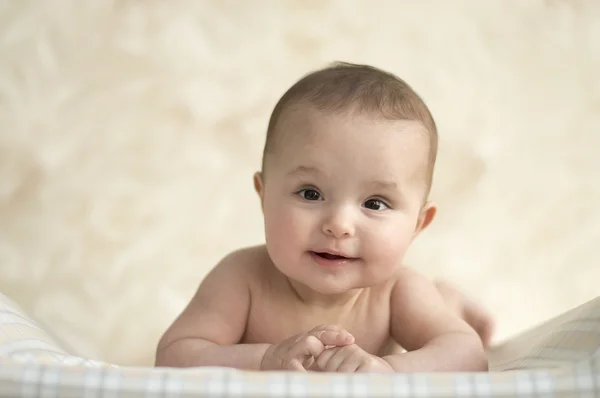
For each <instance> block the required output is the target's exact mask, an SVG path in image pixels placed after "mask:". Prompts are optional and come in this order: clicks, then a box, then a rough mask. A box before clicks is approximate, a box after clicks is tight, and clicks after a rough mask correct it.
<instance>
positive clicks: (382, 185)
mask: <svg viewBox="0 0 600 398" xmlns="http://www.w3.org/2000/svg"><path fill="white" fill-rule="evenodd" d="M371 185H372V186H373V188H377V189H383V190H390V191H391V190H395V189H397V188H398V184H396V183H395V182H393V181H385V180H375V181H373V182H372V183H371Z"/></svg>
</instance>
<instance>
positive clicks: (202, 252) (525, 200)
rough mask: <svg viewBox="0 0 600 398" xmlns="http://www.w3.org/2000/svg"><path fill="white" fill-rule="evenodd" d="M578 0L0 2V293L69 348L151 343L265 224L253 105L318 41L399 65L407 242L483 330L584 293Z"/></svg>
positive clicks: (589, 223) (589, 210)
mask: <svg viewBox="0 0 600 398" xmlns="http://www.w3.org/2000/svg"><path fill="white" fill-rule="evenodd" d="M599 18H600V2H596V1H593V0H589V1H584V0H581V1H560V0H554V1H551V0H546V1H541V0H538V1H536V0H531V1H516V0H515V1H512V0H509V1H506V0H493V1H492V0H489V1H486V2H481V1H476V0H471V1H467V0H455V1H453V2H445V1H441V0H440V1H420V2H416V1H371V0H364V1H359V0H357V1H341V0H340V1H333V0H332V1H317V0H314V1H313V0H304V1H291V0H290V1H276V0H272V1H269V0H255V1H252V2H246V1H232V0H229V1H222V0H219V1H216V0H215V1H196V0H188V1H185V0H178V1H169V2H167V1H158V0H148V1H142V0H139V1H135V0H114V1H108V0H106V1H104V0H102V1H101V0H98V1H89V2H84V1H67V0H65V1H60V0H55V1H1V2H0V292H3V293H4V294H6V295H8V296H9V297H11V298H13V299H14V300H16V301H17V302H18V303H19V304H20V305H21V306H22V307H23V308H24V309H25V310H26V311H28V312H29V313H30V314H31V315H33V316H34V317H35V318H36V319H37V320H39V321H40V322H41V323H42V324H43V325H44V326H45V327H47V328H48V329H49V330H51V331H52V332H53V334H54V335H55V336H56V337H57V338H58V339H59V341H60V342H62V343H63V344H65V345H66V346H67V347H69V348H70V349H72V350H73V351H74V352H75V353H77V354H80V355H85V356H89V357H93V358H95V359H101V360H106V361H112V362H115V363H118V364H123V365H128V364H132V365H149V364H152V363H153V359H154V350H155V346H156V343H157V341H158V339H159V337H160V335H161V334H162V332H163V331H164V330H165V329H166V328H167V327H168V325H169V324H170V323H171V321H172V320H173V319H174V318H175V317H176V316H177V314H178V313H179V312H180V311H181V310H182V309H183V307H184V305H185V304H186V303H187V301H188V300H189V299H190V297H191V296H192V294H193V293H194V290H195V289H196V287H197V285H198V283H199V282H200V281H201V279H202V278H203V277H204V275H205V274H206V273H207V272H208V270H210V268H211V267H212V266H214V265H215V263H216V262H217V261H218V260H219V259H220V258H221V257H222V256H224V255H225V254H226V253H228V252H229V251H231V250H233V249H236V248H238V247H240V246H245V245H253V244H257V243H261V242H262V241H263V232H262V219H261V213H260V208H259V203H258V200H257V198H256V196H255V194H254V191H253V188H252V173H253V172H254V171H255V170H257V169H258V167H259V163H260V156H261V150H262V146H263V142H264V136H265V130H266V126H267V121H268V118H269V115H270V112H271V110H272V107H273V106H274V105H275V102H276V101H277V100H278V98H279V96H280V95H282V94H283V92H284V91H285V90H286V89H287V88H288V87H289V86H290V85H291V84H292V83H293V82H295V81H296V80H297V79H299V78H300V77H301V76H302V75H303V74H305V73H307V72H309V71H310V70H313V69H315V68H319V67H322V66H324V65H326V64H328V63H329V62H331V61H334V60H343V61H348V62H356V63H369V64H372V65H375V66H378V67H380V68H384V69H386V70H389V71H391V72H394V73H396V74H397V75H399V76H400V77H402V78H403V79H405V80H407V81H408V82H409V84H411V85H412V86H413V87H414V88H415V89H416V90H417V92H419V93H420V94H421V96H422V97H424V99H425V100H426V102H427V103H428V105H429V106H430V108H431V110H432V112H433V114H434V117H435V118H436V121H437V123H438V127H439V130H440V149H439V150H440V152H439V157H438V159H439V161H438V164H437V171H436V173H435V181H434V189H433V194H432V199H434V200H435V201H437V202H438V204H439V206H440V211H439V213H438V217H437V219H436V220H435V222H434V223H433V224H432V226H431V227H430V229H428V230H427V232H426V233H424V234H423V235H421V237H420V238H419V239H418V241H417V242H416V244H415V245H414V246H413V247H412V249H411V251H410V252H409V255H408V258H407V263H408V264H410V265H412V266H414V267H415V268H418V269H420V270H421V271H422V272H424V273H425V274H426V275H428V276H431V277H443V278H445V279H448V280H450V281H453V282H455V283H457V284H458V285H459V286H461V288H462V289H463V290H464V291H465V292H466V293H467V294H469V295H470V296H472V297H474V298H475V299H476V300H478V301H480V302H481V303H482V304H484V305H485V306H487V307H488V308H489V309H490V310H491V311H492V312H493V313H494V314H495V316H496V318H497V322H498V328H497V334H496V341H497V342H500V341H502V340H503V339H505V338H508V337H511V336H513V335H515V334H517V333H519V332H520V331H523V330H525V329H527V328H529V327H531V326H534V325H536V324H538V323H539V322H542V321H543V320H545V319H548V318H550V317H552V316H554V315H557V314H559V313H560V312H562V311H565V310H568V309H570V308H572V307H574V306H577V305H579V304H582V303H584V302H585V301H588V300H591V299H592V298H594V297H596V296H598V295H599V294H600V287H599V286H600V284H599V283H598V281H599V280H600V279H599V278H600V261H599V260H600V258H599V256H600V254H599V253H598V247H599V245H600V209H598V203H600V188H599V184H598V172H599V170H600V157H599V156H598V153H597V151H598V150H599V149H600V79H598V70H600V24H598V20H599Z"/></svg>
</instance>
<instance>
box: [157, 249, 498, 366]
mask: <svg viewBox="0 0 600 398" xmlns="http://www.w3.org/2000/svg"><path fill="white" fill-rule="evenodd" d="M438 285H439V286H441V289H439V290H438V288H437V287H436V286H435V285H434V284H433V283H431V282H430V281H428V280H426V279H425V278H423V277H421V276H420V275H418V274H417V273H416V272H414V271H412V270H410V269H408V268H401V269H399V271H398V273H397V277H396V278H395V279H394V280H391V281H389V282H386V283H385V284H383V285H380V286H373V287H369V288H362V289H357V290H356V291H354V292H351V294H352V295H351V296H348V297H347V298H349V299H347V300H343V301H340V302H338V303H336V302H305V301H304V300H303V299H302V298H301V297H300V296H299V295H298V293H297V291H296V290H295V289H294V288H293V286H292V284H291V283H290V282H289V280H288V279H287V278H286V277H285V276H284V275H283V274H282V273H281V272H279V271H278V270H277V268H275V266H273V264H272V263H271V261H270V259H269V256H268V254H267V252H266V249H265V247H264V246H258V247H252V248H247V249H242V250H240V251H237V252H235V253H233V254H231V255H230V256H228V257H227V258H225V259H224V260H223V261H222V262H221V263H220V264H219V265H218V266H217V267H215V269H214V270H213V271H212V272H211V273H210V274H209V275H208V276H207V277H206V278H205V279H204V281H203V282H202V284H201V286H200V288H199V290H198V292H197V294H196V295H195V297H194V298H193V299H192V300H191V302H190V303H189V305H188V306H187V308H186V309H185V310H184V311H183V313H182V314H181V315H180V316H179V317H178V319H177V320H176V321H175V322H174V323H173V325H171V327H170V328H169V329H168V330H167V331H166V333H165V334H164V336H163V337H162V339H161V341H160V343H159V346H158V349H157V356H156V366H174V367H190V366H227V367H235V368H240V369H249V370H279V369H288V370H296V371H306V370H311V371H378V372H389V371H419V370H427V371H444V370H450V369H456V368H460V369H463V370H467V371H468V370H472V371H478V370H487V362H486V360H485V354H484V350H483V343H482V340H483V341H484V342H489V333H490V331H491V325H492V323H491V317H489V316H487V315H486V313H485V311H483V309H481V308H479V307H478V306H476V305H475V304H474V303H473V302H470V301H467V300H466V299H465V298H464V297H463V296H462V295H461V294H460V293H459V291H458V290H457V289H455V288H453V287H452V286H451V285H449V284H444V283H442V284H439V283H438ZM445 300H446V301H445ZM465 303H468V305H465ZM392 315H393V316H392ZM463 319H464V320H476V323H475V326H476V327H478V328H479V329H478V330H479V331H482V330H483V331H484V332H483V334H482V335H481V336H480V335H478V334H477V332H476V331H475V330H474V329H473V328H472V327H470V326H469V325H468V324H467V323H466V322H464V320H463ZM482 324H486V325H489V328H484V329H481V325H482ZM299 331H304V332H301V333H298V332H299ZM444 340H447V341H448V342H450V343H451V342H453V341H454V342H456V344H460V346H461V349H462V350H464V355H458V356H457V355H456V353H453V355H446V354H447V353H449V351H453V350H452V348H453V344H442V342H444ZM402 347H404V348H405V349H406V350H407V351H409V352H408V353H404V350H403V349H402ZM445 357H447V358H451V359H449V360H447V361H446V360H444V358H445ZM344 366H345V367H344Z"/></svg>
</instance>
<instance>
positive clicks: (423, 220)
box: [414, 202, 437, 237]
mask: <svg viewBox="0 0 600 398" xmlns="http://www.w3.org/2000/svg"><path fill="white" fill-rule="evenodd" d="M436 213H437V205H436V204H435V203H433V202H427V203H425V205H423V207H422V208H421V213H420V214H419V219H418V220H417V225H416V227H415V232H414V236H415V237H416V236H417V235H418V234H419V233H420V232H421V231H423V230H424V229H425V228H427V227H428V226H429V224H431V222H432V221H433V219H434V218H435V214H436Z"/></svg>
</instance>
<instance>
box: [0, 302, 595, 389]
mask: <svg viewBox="0 0 600 398" xmlns="http://www.w3.org/2000/svg"><path fill="white" fill-rule="evenodd" d="M489 360H490V369H491V371H490V372H487V373H413V374H328V373H292V372H248V371H240V370H235V369H227V368H194V369H171V368H151V367H120V366H115V365H111V364H106V363H102V362H98V361H90V360H87V359H84V358H78V357H76V356H72V355H69V354H68V353H67V352H65V350H63V349H61V348H60V347H58V346H57V345H55V343H54V342H53V341H52V340H51V339H50V338H49V336H48V335H47V333H45V332H44V331H43V330H41V329H40V328H39V326H37V325H36V323H35V322H34V321H32V320H31V319H30V318H29V317H27V316H26V315H25V314H24V313H23V312H22V311H21V310H20V309H19V307H18V306H17V305H16V304H15V303H13V302H12V301H10V300H9V299H7V298H6V297H3V296H2V295H1V294H0V397H103V398H108V397H119V398H139V397H162V398H171V397H216V398H221V397H223V398H225V397H277V398H283V397H314V398H316V397H333V398H335V397H363V396H364V397H367V396H368V397H427V398H435V397H440V398H441V397H445V398H450V397H456V398H459V397H557V398H562V397H600V298H597V299H595V300H592V301H590V302H588V303H586V304H584V305H582V306H580V307H578V308H575V309H572V310H571V311H568V312H567V313H565V314H562V315H561V316H559V317H557V318H555V319H552V320H550V321H548V322H547V323H545V324H543V325H540V326H539V327H537V328H534V329H533V330H530V331H528V332H527V333H524V334H522V335H521V336H518V337H516V338H514V339H511V340H510V341H508V342H506V343H503V344H501V345H498V346H497V347H494V348H493V349H492V350H490V352H489Z"/></svg>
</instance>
